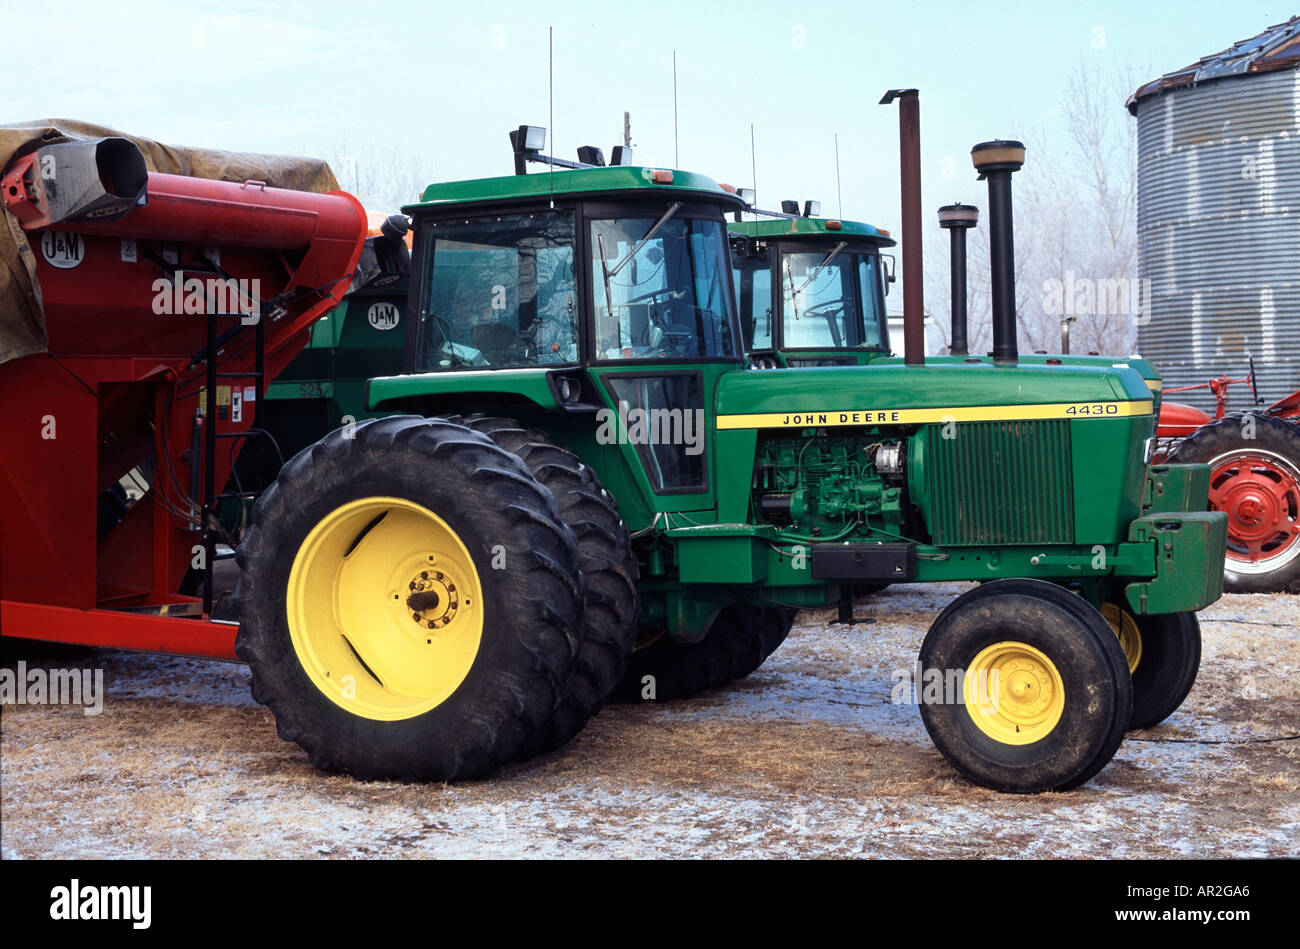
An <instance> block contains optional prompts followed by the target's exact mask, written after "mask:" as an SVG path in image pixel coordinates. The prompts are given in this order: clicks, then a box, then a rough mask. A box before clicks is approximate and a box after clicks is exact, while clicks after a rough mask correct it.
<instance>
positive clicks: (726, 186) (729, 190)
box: [718, 181, 736, 194]
mask: <svg viewBox="0 0 1300 949" xmlns="http://www.w3.org/2000/svg"><path fill="white" fill-rule="evenodd" d="M718 187H719V188H721V189H722V190H723V191H725V192H727V194H735V193H736V186H735V185H729V184H727V183H726V182H725V181H719V182H718Z"/></svg>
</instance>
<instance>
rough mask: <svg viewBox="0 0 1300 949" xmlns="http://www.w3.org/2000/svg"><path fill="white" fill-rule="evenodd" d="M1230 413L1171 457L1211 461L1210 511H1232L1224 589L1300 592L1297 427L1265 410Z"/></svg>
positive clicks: (1299, 436) (1299, 435)
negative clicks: (1250, 433) (1250, 425)
mask: <svg viewBox="0 0 1300 949" xmlns="http://www.w3.org/2000/svg"><path fill="white" fill-rule="evenodd" d="M1249 420H1250V421H1253V423H1254V428H1255V431H1254V437H1253V438H1247V437H1245V436H1246V434H1247V433H1248V431H1249V429H1248V426H1247V422H1248V418H1247V417H1238V418H1225V419H1221V420H1220V421H1218V422H1214V423H1213V424H1211V425H1207V426H1205V427H1204V428H1202V429H1201V430H1199V431H1198V432H1197V433H1196V434H1194V435H1193V436H1192V437H1191V438H1189V439H1188V440H1187V441H1185V442H1184V443H1183V444H1182V445H1180V446H1179V447H1178V449H1177V450H1176V451H1175V452H1174V454H1173V456H1172V457H1171V458H1170V461H1175V462H1204V463H1206V464H1208V465H1209V466H1210V510H1212V511H1223V512H1224V513H1226V514H1227V515H1228V552H1227V553H1228V559H1227V564H1226V567H1225V580H1226V588H1227V589H1228V590H1230V591H1233V592H1241V593H1247V592H1266V591H1270V590H1286V589H1292V590H1293V591H1295V592H1300V431H1297V429H1296V428H1295V427H1294V426H1292V425H1290V424H1289V423H1287V422H1285V421H1283V420H1281V419H1276V418H1270V417H1268V416H1262V415H1258V416H1253V417H1251V418H1250V419H1249Z"/></svg>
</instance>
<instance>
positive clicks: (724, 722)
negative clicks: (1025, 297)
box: [0, 584, 1300, 858]
mask: <svg viewBox="0 0 1300 949" xmlns="http://www.w3.org/2000/svg"><path fill="white" fill-rule="evenodd" d="M964 588H965V587H964V585H962V584H943V585H934V586H927V587H910V588H908V587H896V588H891V589H889V590H886V591H884V592H883V593H880V594H877V595H876V596H875V597H873V598H871V599H867V600H862V601H860V602H859V604H858V607H857V614H858V615H859V616H864V617H866V618H869V619H871V620H874V622H872V623H870V624H866V625H860V626H855V627H852V628H846V627H839V626H830V625H828V621H829V620H830V619H831V618H832V613H831V612H829V611H827V612H825V613H804V614H802V615H801V616H800V618H799V622H798V623H797V624H796V626H795V628H794V630H793V632H792V633H791V636H790V639H789V640H788V641H787V642H786V644H785V645H784V646H782V647H781V649H780V650H778V651H777V653H776V654H775V655H774V656H773V657H772V658H771V659H770V660H768V662H767V663H766V664H765V665H764V666H763V668H761V669H760V670H759V671H758V672H757V673H755V674H754V675H753V676H751V677H750V678H748V679H746V680H745V681H743V682H740V683H736V684H734V685H733V686H731V687H729V688H727V689H724V690H722V691H719V692H717V693H713V694H711V695H708V696H705V697H703V698H700V699H695V700H691V701H686V702H675V703H665V704H649V705H640V706H614V707H611V708H609V709H607V710H606V711H604V712H602V713H601V715H600V716H599V717H598V718H597V719H596V720H595V721H593V722H592V723H591V724H590V725H589V726H588V727H587V729H586V730H585V731H584V732H583V733H582V734H581V735H579V736H578V738H577V739H575V740H574V741H573V742H572V743H570V744H569V745H568V746H567V747H565V748H564V749H562V750H560V751H559V752H556V753H554V754H551V755H548V756H546V757H544V758H540V759H537V760H535V761H532V762H530V763H528V764H524V765H517V766H514V767H511V768H508V769H506V770H505V771H502V772H500V773H499V774H498V775H496V776H495V777H493V778H492V779H491V780H487V781H481V782H474V783H468V784H461V785H451V786H443V785H432V786H428V785H426V786H412V785H401V784H391V783H383V782H375V783H369V784H365V783H361V782H358V781H354V780H351V779H349V778H347V777H344V776H340V775H326V774H321V773H319V772H317V771H315V770H314V769H313V768H312V767H311V766H310V765H309V764H308V762H307V760H306V757H305V755H304V754H303V752H302V751H301V750H300V749H299V748H298V746H297V745H293V744H289V743H286V742H282V741H280V740H279V739H278V738H277V737H276V734H275V726H274V723H273V721H272V718H271V715H270V713H269V712H267V711H266V710H265V709H263V708H262V707H260V706H258V705H257V704H255V703H254V702H253V701H252V699H251V698H250V697H249V693H248V672H247V670H246V669H245V668H244V667H242V666H238V665H233V664H226V663H218V662H206V661H201V660H193V659H178V658H170V657H157V656H149V655H138V654H132V653H125V652H116V651H97V652H92V653H86V652H77V653H74V654H72V655H68V654H59V653H55V654H50V653H49V652H48V651H46V652H45V653H44V654H39V655H33V654H22V655H20V654H19V653H18V652H16V651H15V650H14V649H13V648H10V649H9V651H8V653H7V654H6V656H5V657H4V665H5V666H8V667H10V668H13V667H14V666H15V663H16V661H17V660H18V659H19V658H22V659H24V660H25V661H27V662H28V664H29V665H31V664H32V663H33V662H36V661H39V662H40V663H41V664H42V665H45V666H47V667H68V666H80V667H84V668H102V669H103V670H104V677H105V689H106V699H105V704H104V709H103V713H102V714H100V715H98V716H86V715H84V714H83V713H82V710H81V709H79V708H74V707H50V706H27V705H24V706H17V705H10V706H5V708H4V710H3V715H2V717H0V818H2V824H0V854H2V855H3V857H5V858H19V857H178V858H188V857H311V856H336V857H369V856H383V857H487V856H539V857H572V856H588V855H589V856H604V857H740V856H888V857H949V856H993V857H1013V856H1014V857H1022V856H1028V857H1089V856H1099V855H1104V856H1107V857H1114V858H1130V857H1252V856H1291V857H1295V856H1300V768H1298V767H1297V753H1298V751H1300V742H1297V741H1296V740H1295V738H1294V737H1292V738H1290V739H1289V740H1285V739H1286V736H1296V735H1297V734H1300V685H1298V684H1297V672H1300V598H1298V597H1287V596H1284V595H1271V596H1263V595H1256V596H1225V597H1224V598H1223V599H1222V600H1220V601H1219V602H1218V603H1216V604H1215V605H1214V606H1212V607H1211V608H1210V609H1208V610H1206V611H1205V612H1203V613H1202V614H1201V624H1202V630H1203V633H1204V640H1205V645H1204V658H1203V661H1202V665H1201V675H1200V679H1199V680H1198V682H1197V685H1196V687H1195V688H1194V689H1193V691H1192V694H1191V695H1190V696H1189V698H1188V700H1187V702H1186V703H1185V704H1184V705H1183V707H1182V708H1181V709H1180V710H1179V711H1178V712H1176V713H1175V714H1174V715H1173V716H1172V717H1171V718H1170V719H1169V720H1168V721H1167V722H1166V723H1164V724H1163V725H1161V726H1159V727H1158V728H1155V729H1152V730H1149V731H1146V732H1135V733H1132V734H1131V736H1130V738H1129V740H1127V741H1126V742H1125V743H1124V745H1123V746H1122V747H1121V748H1120V750H1119V752H1118V753H1117V754H1116V756H1115V758H1114V760H1113V761H1112V762H1111V763H1110V764H1109V765H1108V766H1107V767H1106V768H1105V770H1103V771H1102V772H1101V774H1100V775H1098V776H1097V777H1096V778H1094V779H1093V780H1092V781H1091V782H1090V783H1089V784H1088V785H1086V786H1085V787H1083V788H1081V789H1079V790H1076V791H1072V792H1070V793H1066V794H1044V795H1038V796H1034V797H1020V796H1011V795H1002V794H997V793H994V792H992V791H987V790H985V789H983V788H980V787H977V786H975V785H972V784H970V783H969V782H967V781H965V780H964V779H962V778H961V777H959V776H957V775H956V774H955V773H954V772H953V771H952V770H951V769H950V768H949V766H948V765H947V763H946V762H945V761H944V760H943V758H942V757H941V756H940V755H939V753H938V752H937V751H936V750H935V749H934V747H933V746H932V745H931V744H930V742H929V739H928V738H927V736H926V734H925V730H924V727H923V726H922V724H921V719H920V715H919V713H918V711H917V709H916V707H915V706H912V705H896V704H893V703H892V702H891V700H890V691H891V686H892V684H893V682H894V681H895V680H894V678H893V676H892V673H893V672H894V670H897V669H905V668H907V667H908V666H909V665H910V664H911V663H912V662H913V661H914V659H915V656H916V652H917V650H918V649H919V647H920V644H921V640H922V639H923V638H924V636H925V632H926V629H927V627H928V626H929V623H930V622H931V620H932V619H933V618H934V616H935V615H936V614H937V613H938V611H939V609H940V608H941V607H942V606H943V605H944V604H945V603H947V602H948V601H949V600H951V599H952V598H953V597H954V596H956V595H957V594H958V593H959V592H960V591H961V590H962V589H964ZM1274 739H1284V740H1274Z"/></svg>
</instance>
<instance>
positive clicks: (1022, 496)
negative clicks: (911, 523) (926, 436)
mask: <svg viewBox="0 0 1300 949" xmlns="http://www.w3.org/2000/svg"><path fill="white" fill-rule="evenodd" d="M1069 425H1070V423H1069V422H1068V421H1064V420H1048V421H1022V422H965V423H958V424H957V426H956V429H955V433H956V436H957V437H956V438H943V437H941V436H940V434H939V431H938V430H935V431H934V433H933V436H934V437H932V438H931V439H930V443H929V449H930V451H929V455H930V457H929V459H928V463H927V465H926V468H927V479H928V487H929V494H930V502H931V510H930V521H931V523H930V533H931V535H932V536H933V537H934V541H935V543H936V544H939V545H940V546H970V545H984V544H1069V543H1073V542H1074V489H1073V484H1072V479H1071V476H1070V428H1069Z"/></svg>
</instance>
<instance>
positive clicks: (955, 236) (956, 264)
mask: <svg viewBox="0 0 1300 949" xmlns="http://www.w3.org/2000/svg"><path fill="white" fill-rule="evenodd" d="M979 221H980V212H979V208H977V207H974V206H973V205H970V204H962V203H961V202H958V203H957V204H945V205H944V206H943V207H941V208H940V209H939V226H940V227H942V228H944V229H945V230H947V231H949V232H950V233H951V235H952V250H951V258H952V261H951V264H952V338H951V340H950V341H949V345H948V351H949V352H950V353H952V355H954V356H965V355H966V354H967V352H968V350H967V349H966V231H968V230H969V229H970V228H972V227H974V226H975V225H977V224H978V223H979Z"/></svg>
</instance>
